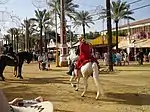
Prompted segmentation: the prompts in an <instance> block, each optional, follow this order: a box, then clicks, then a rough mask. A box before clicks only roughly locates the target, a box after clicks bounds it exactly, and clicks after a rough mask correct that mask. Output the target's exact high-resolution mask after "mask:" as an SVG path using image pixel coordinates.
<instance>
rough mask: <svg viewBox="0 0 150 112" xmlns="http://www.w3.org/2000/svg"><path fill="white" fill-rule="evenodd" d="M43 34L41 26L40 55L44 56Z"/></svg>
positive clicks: (41, 26)
mask: <svg viewBox="0 0 150 112" xmlns="http://www.w3.org/2000/svg"><path fill="white" fill-rule="evenodd" d="M42 32H43V25H42V24H41V25H40V54H41V55H42V52H43V44H42V43H43V41H42V40H43V39H42V38H43V37H42Z"/></svg>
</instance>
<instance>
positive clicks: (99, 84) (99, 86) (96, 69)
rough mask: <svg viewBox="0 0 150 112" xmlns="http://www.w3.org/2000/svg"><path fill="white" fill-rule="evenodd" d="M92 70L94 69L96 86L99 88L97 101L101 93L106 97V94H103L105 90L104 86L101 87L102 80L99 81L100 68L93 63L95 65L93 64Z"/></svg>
mask: <svg viewBox="0 0 150 112" xmlns="http://www.w3.org/2000/svg"><path fill="white" fill-rule="evenodd" d="M92 69H93V78H94V81H95V84H96V86H97V95H96V99H98V98H99V95H100V93H101V95H102V96H104V92H103V88H102V85H101V83H100V80H99V75H98V66H97V64H96V63H93V64H92Z"/></svg>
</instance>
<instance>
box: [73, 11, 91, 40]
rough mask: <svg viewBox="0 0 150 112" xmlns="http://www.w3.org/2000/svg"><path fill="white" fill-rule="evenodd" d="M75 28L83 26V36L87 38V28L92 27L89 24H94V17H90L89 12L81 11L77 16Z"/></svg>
mask: <svg viewBox="0 0 150 112" xmlns="http://www.w3.org/2000/svg"><path fill="white" fill-rule="evenodd" d="M73 23H74V25H75V26H74V27H79V26H82V28H83V36H84V38H85V27H86V26H87V27H90V26H89V24H94V22H93V21H92V16H90V14H89V12H88V11H81V12H77V13H76V14H75V21H74V22H73Z"/></svg>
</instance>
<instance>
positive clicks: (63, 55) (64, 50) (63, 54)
mask: <svg viewBox="0 0 150 112" xmlns="http://www.w3.org/2000/svg"><path fill="white" fill-rule="evenodd" d="M60 5H61V6H60V8H61V20H60V23H61V28H60V34H61V35H60V36H61V45H60V66H61V67H65V66H68V61H67V55H68V46H67V44H66V20H65V11H64V0H60Z"/></svg>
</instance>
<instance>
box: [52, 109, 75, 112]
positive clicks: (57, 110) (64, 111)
mask: <svg viewBox="0 0 150 112" xmlns="http://www.w3.org/2000/svg"><path fill="white" fill-rule="evenodd" d="M54 111H55V112H74V111H68V110H60V109H54Z"/></svg>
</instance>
